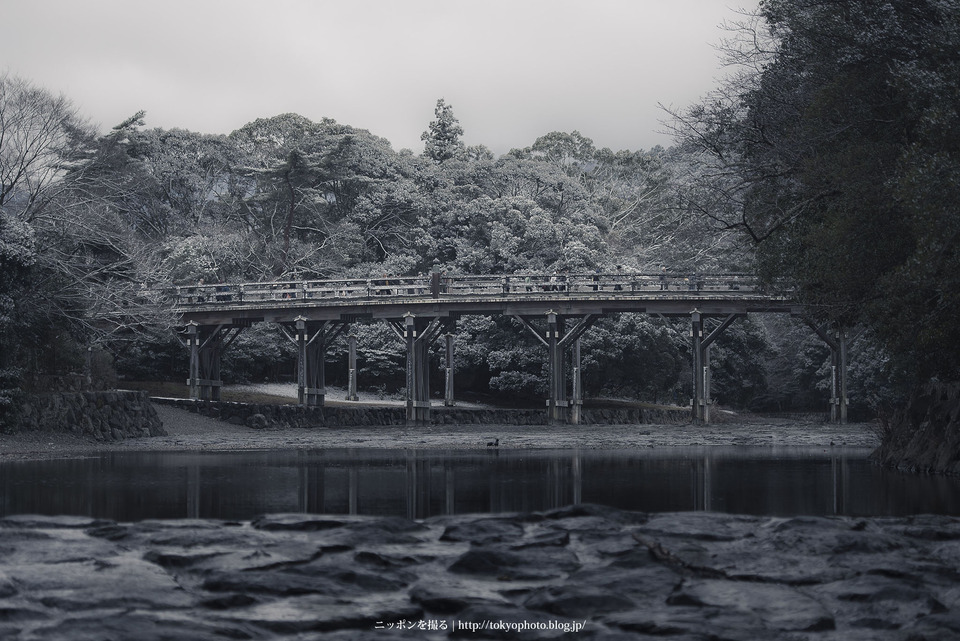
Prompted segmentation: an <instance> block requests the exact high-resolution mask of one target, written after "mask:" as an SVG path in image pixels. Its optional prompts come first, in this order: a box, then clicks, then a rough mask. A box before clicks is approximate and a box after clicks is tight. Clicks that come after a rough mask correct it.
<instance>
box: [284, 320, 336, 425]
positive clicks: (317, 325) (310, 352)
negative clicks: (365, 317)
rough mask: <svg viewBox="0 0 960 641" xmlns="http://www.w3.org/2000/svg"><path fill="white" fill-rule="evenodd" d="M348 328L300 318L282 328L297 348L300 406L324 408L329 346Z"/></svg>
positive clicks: (329, 322)
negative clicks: (326, 361) (326, 360)
mask: <svg viewBox="0 0 960 641" xmlns="http://www.w3.org/2000/svg"><path fill="white" fill-rule="evenodd" d="M345 327H346V324H345V323H335V322H333V321H322V322H320V321H308V320H307V319H306V318H305V317H303V316H297V317H296V318H295V319H294V322H293V323H292V324H291V325H290V326H289V327H288V326H284V325H280V329H281V331H283V333H284V334H285V335H286V337H287V338H289V339H290V340H291V341H292V342H293V343H294V344H296V346H297V400H298V401H299V403H300V405H305V406H306V407H323V404H324V401H325V398H326V393H327V390H326V368H325V358H326V354H327V345H329V344H330V342H331V341H333V339H334V338H336V337H337V335H339V334H340V332H342V331H343V329H344V328H345ZM290 330H293V334H291V333H290Z"/></svg>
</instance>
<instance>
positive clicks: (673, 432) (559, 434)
mask: <svg viewBox="0 0 960 641" xmlns="http://www.w3.org/2000/svg"><path fill="white" fill-rule="evenodd" d="M156 410H157V413H158V414H159V415H160V418H161V420H162V421H163V426H164V429H165V430H166V432H167V436H155V437H145V438H131V439H125V440H122V441H113V442H97V441H92V440H87V439H83V438H79V437H76V436H72V435H69V434H64V433H55V432H48V431H41V432H30V433H24V434H13V435H0V460H4V459H45V458H64V457H71V456H85V455H90V454H93V453H96V452H112V451H131V452H132V451H228V450H266V449H331V448H344V447H351V448H357V447H368V448H401V449H402V448H416V449H474V448H484V447H486V444H487V443H488V442H489V441H491V440H493V439H499V443H500V447H501V448H511V449H523V448H561V449H562V448H583V449H602V448H625V447H680V446H700V445H748V446H761V447H763V446H806V447H811V446H812V447H824V448H829V447H831V446H851V447H874V446H876V445H877V443H878V440H877V437H876V434H875V432H874V431H873V430H872V429H871V426H870V425H867V424H851V425H833V424H829V423H818V422H809V421H796V420H788V419H770V418H761V417H746V418H743V419H742V420H741V419H739V418H733V419H731V418H730V417H728V418H727V419H726V420H727V421H729V422H723V423H717V424H711V425H692V424H686V425H549V426H516V425H511V426H504V425H501V426H496V425H485V426H479V427H478V426H476V425H432V426H426V427H407V426H396V427H392V426H388V427H345V428H317V429H264V430H253V429H250V428H249V427H246V426H242V425H232V424H230V423H226V422H223V421H218V420H215V419H211V418H206V417H203V416H199V415H197V414H193V413H190V412H187V411H185V410H182V409H178V408H174V407H167V406H163V405H156Z"/></svg>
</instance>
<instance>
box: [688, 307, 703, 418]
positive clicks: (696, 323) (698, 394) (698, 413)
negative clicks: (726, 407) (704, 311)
mask: <svg viewBox="0 0 960 641" xmlns="http://www.w3.org/2000/svg"><path fill="white" fill-rule="evenodd" d="M690 323H691V324H690V333H691V336H692V340H693V346H692V347H693V399H692V401H691V403H692V408H691V412H692V419H693V421H694V422H695V423H703V420H704V413H703V410H704V407H705V405H706V398H705V397H704V387H703V380H704V379H703V346H702V345H701V343H702V342H703V316H702V315H701V314H700V312H699V311H698V310H696V309H695V310H693V311H692V312H691V313H690Z"/></svg>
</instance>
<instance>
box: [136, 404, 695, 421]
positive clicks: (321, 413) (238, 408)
mask: <svg viewBox="0 0 960 641" xmlns="http://www.w3.org/2000/svg"><path fill="white" fill-rule="evenodd" d="M153 401H154V402H155V403H160V404H164V405H171V406H173V407H179V408H181V409H185V410H188V411H191V412H194V413H197V414H200V415H202V416H206V417H209V418H216V419H219V420H222V421H227V422H228V423H232V424H234V425H246V426H248V427H253V428H268V427H269V428H312V427H371V426H379V425H404V424H406V409H405V408H403V407H397V406H394V407H369V406H366V407H344V406H333V407H302V406H299V405H275V404H257V403H231V402H226V401H194V400H189V399H175V398H154V399H153ZM431 414H432V422H433V423H435V424H440V425H546V424H547V423H548V421H547V413H546V410H545V409H543V410H538V409H500V408H480V409H474V408H470V409H466V408H456V407H453V408H447V407H435V408H433V409H432V410H431ZM689 420H690V412H689V410H685V409H677V410H672V409H647V408H611V409H585V410H583V411H582V414H581V422H582V423H584V424H590V425H633V424H646V423H656V424H660V425H665V424H677V423H687V422H689Z"/></svg>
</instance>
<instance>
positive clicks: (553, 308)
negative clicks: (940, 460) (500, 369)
mask: <svg viewBox="0 0 960 641" xmlns="http://www.w3.org/2000/svg"><path fill="white" fill-rule="evenodd" d="M176 310H177V313H178V314H179V316H180V317H181V319H182V320H183V322H184V323H185V325H186V329H185V331H184V335H185V339H184V343H185V344H186V346H187V347H188V348H189V350H190V378H189V379H188V381H187V384H188V385H189V386H190V393H191V397H192V398H195V399H201V400H219V398H220V386H221V384H222V381H221V377H220V356H221V354H222V353H223V351H224V350H225V349H226V348H227V347H228V346H229V345H230V343H231V342H232V341H233V340H234V339H235V338H236V336H237V335H238V334H239V333H240V331H242V330H243V328H245V327H249V326H251V325H253V324H255V323H261V322H267V323H275V324H277V325H278V326H279V327H280V328H281V330H282V331H283V332H284V333H285V334H286V335H287V336H288V337H289V338H290V340H291V341H293V342H294V343H295V344H296V345H297V356H298V367H297V371H298V377H297V379H298V388H299V398H300V403H301V404H303V405H307V406H316V405H323V403H324V396H325V393H326V392H325V388H324V385H325V384H324V355H325V353H326V349H327V346H328V345H329V344H330V342H331V341H332V340H333V339H334V338H336V337H337V336H339V335H341V334H343V333H346V334H347V342H348V348H349V349H348V352H349V377H348V381H349V382H348V396H347V399H348V400H356V399H357V339H356V336H354V335H352V334H350V333H349V327H350V325H351V324H353V323H357V322H366V321H385V322H386V323H387V324H388V325H389V327H391V328H392V329H393V330H394V331H395V332H396V334H397V337H398V338H399V339H400V340H402V341H403V342H404V343H405V344H406V348H407V349H406V354H407V381H406V383H407V384H406V390H407V392H406V393H407V420H408V421H411V422H428V421H429V420H430V405H431V402H430V394H429V391H430V368H429V350H430V346H431V345H432V344H433V343H434V342H435V341H436V340H437V339H439V338H440V337H441V336H442V337H443V339H444V341H445V348H446V350H445V359H444V370H445V375H446V381H445V389H446V391H445V397H444V404H445V405H453V404H454V403H455V400H454V387H453V378H454V368H453V349H454V343H453V331H454V328H455V323H456V320H457V319H458V318H459V317H461V316H465V315H486V316H492V315H504V316H511V317H513V318H515V319H516V320H517V321H518V322H519V324H520V325H521V326H522V327H525V328H526V329H527V330H528V331H529V332H530V333H531V334H532V335H533V336H534V337H536V339H537V340H538V341H539V342H540V343H541V344H542V345H543V346H544V347H545V348H546V352H547V362H548V371H549V378H550V380H549V387H548V390H549V392H548V398H547V411H548V414H549V417H550V419H551V420H555V421H564V420H566V421H569V422H571V423H579V421H580V407H581V405H582V402H583V394H582V390H581V384H580V338H581V336H583V334H584V332H586V331H587V330H588V329H589V328H590V327H591V326H592V325H593V324H594V323H595V322H596V321H597V320H598V319H599V318H602V317H603V316H606V315H610V314H618V313H623V312H632V313H645V314H650V315H655V316H660V317H663V318H677V317H682V318H685V319H688V320H689V322H690V324H691V352H692V354H693V359H692V360H693V372H694V376H693V385H692V387H693V389H692V392H693V394H692V396H693V398H692V401H691V404H692V416H693V419H694V420H696V421H703V422H707V421H709V419H710V346H711V345H712V344H713V342H714V341H715V340H716V339H717V338H718V337H719V336H720V335H721V334H722V333H723V331H724V330H726V329H727V328H728V327H729V326H730V325H731V324H732V323H733V322H734V321H736V320H737V319H738V318H741V317H743V316H745V315H746V314H748V313H755V312H768V313H789V314H795V315H802V311H803V309H802V307H801V306H800V305H799V304H798V303H797V302H796V301H794V300H793V299H792V298H791V297H790V296H789V295H788V294H781V293H772V292H767V291H764V290H763V289H762V288H761V286H760V284H759V281H758V280H757V279H756V278H755V277H753V276H748V275H744V274H698V275H694V276H678V275H675V274H668V273H664V274H624V273H615V274H599V273H596V274H553V275H542V274H514V275H503V276H447V275H441V274H440V273H438V272H433V273H431V274H429V275H427V276H420V277H393V276H386V275H385V276H383V277H381V278H372V279H346V280H322V281H288V282H271V283H243V284H216V285H204V284H198V285H195V286H188V287H180V288H178V289H177V292H176ZM809 324H810V325H811V327H812V328H813V329H814V330H815V331H816V332H817V334H818V335H820V336H821V338H823V339H824V340H825V341H826V342H827V344H828V345H829V346H830V348H831V351H832V353H833V364H834V368H833V372H834V373H833V381H832V386H831V390H832V393H831V417H832V418H833V419H834V420H841V421H843V420H845V419H846V396H847V395H846V376H845V370H846V345H847V338H846V336H845V333H844V332H843V331H839V332H837V333H836V334H830V333H829V332H828V331H827V330H826V328H824V327H818V326H816V325H814V324H813V323H809Z"/></svg>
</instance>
